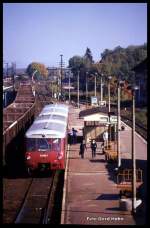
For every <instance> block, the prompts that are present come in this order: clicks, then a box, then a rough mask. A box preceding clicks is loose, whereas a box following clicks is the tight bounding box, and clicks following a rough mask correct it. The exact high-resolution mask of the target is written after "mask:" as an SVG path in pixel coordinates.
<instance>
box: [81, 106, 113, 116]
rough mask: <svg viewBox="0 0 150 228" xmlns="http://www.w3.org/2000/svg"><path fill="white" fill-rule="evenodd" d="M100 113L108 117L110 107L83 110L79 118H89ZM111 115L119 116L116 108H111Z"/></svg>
mask: <svg viewBox="0 0 150 228" xmlns="http://www.w3.org/2000/svg"><path fill="white" fill-rule="evenodd" d="M98 113H101V114H102V113H103V114H105V115H106V114H107V115H108V107H95V108H90V109H86V110H83V111H81V112H80V113H79V117H80V118H82V117H85V116H89V115H93V114H98ZM110 114H111V115H117V110H116V109H114V108H111V112H110Z"/></svg>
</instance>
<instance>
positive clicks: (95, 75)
mask: <svg viewBox="0 0 150 228" xmlns="http://www.w3.org/2000/svg"><path fill="white" fill-rule="evenodd" d="M96 77H97V73H95V74H94V81H95V83H94V85H95V89H94V91H95V92H94V96H95V97H96Z"/></svg>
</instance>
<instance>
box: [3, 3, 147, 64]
mask: <svg viewBox="0 0 150 228" xmlns="http://www.w3.org/2000/svg"><path fill="white" fill-rule="evenodd" d="M146 42H147V3H4V4H3V63H4V64H6V62H8V63H9V64H11V63H12V62H16V66H17V68H24V67H25V68H26V67H27V66H28V64H30V63H31V62H33V61H36V62H40V63H43V64H45V66H49V67H53V66H55V67H58V66H59V63H60V55H61V54H63V61H64V64H65V67H67V66H68V60H69V59H70V58H72V57H73V56H74V55H79V56H83V55H84V54H85V52H86V48H87V47H88V48H90V50H91V52H92V55H93V59H94V61H95V62H97V61H99V60H100V59H101V53H102V52H103V51H104V50H105V49H111V50H113V49H114V48H115V47H116V46H121V47H123V48H126V47H127V46H129V45H142V44H144V43H146Z"/></svg>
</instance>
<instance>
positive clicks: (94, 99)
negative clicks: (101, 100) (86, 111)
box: [91, 96, 98, 106]
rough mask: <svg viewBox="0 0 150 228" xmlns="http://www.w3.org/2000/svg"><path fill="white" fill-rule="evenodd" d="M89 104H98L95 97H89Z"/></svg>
mask: <svg viewBox="0 0 150 228" xmlns="http://www.w3.org/2000/svg"><path fill="white" fill-rule="evenodd" d="M91 105H92V106H98V100H97V97H94V96H93V97H91Z"/></svg>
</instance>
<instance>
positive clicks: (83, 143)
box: [79, 141, 87, 158]
mask: <svg viewBox="0 0 150 228" xmlns="http://www.w3.org/2000/svg"><path fill="white" fill-rule="evenodd" d="M85 149H87V148H86V144H85V141H82V142H81V144H80V152H79V154H80V155H81V158H84V151H85Z"/></svg>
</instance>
